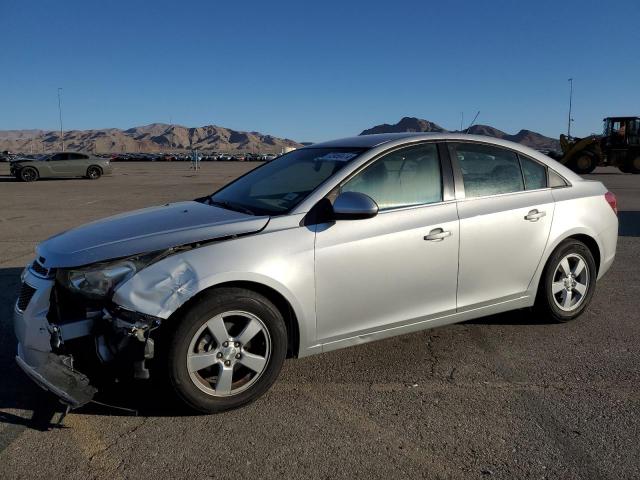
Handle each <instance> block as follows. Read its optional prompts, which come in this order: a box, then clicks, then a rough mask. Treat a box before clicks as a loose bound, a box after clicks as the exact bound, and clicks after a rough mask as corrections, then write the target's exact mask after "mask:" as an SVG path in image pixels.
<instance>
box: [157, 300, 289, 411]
mask: <svg viewBox="0 0 640 480" xmlns="http://www.w3.org/2000/svg"><path fill="white" fill-rule="evenodd" d="M177 321H178V322H179V323H178V324H177V326H176V328H175V330H174V331H173V332H171V333H170V334H169V341H168V344H167V351H166V359H165V361H166V363H165V365H166V369H167V374H168V379H169V383H170V385H171V386H172V387H173V390H174V391H175V393H176V394H177V395H178V397H179V398H180V399H181V400H182V401H183V402H184V403H185V404H186V405H187V406H189V407H190V408H192V409H194V410H196V411H199V412H202V413H215V412H221V411H224V410H228V409H231V408H236V407H239V406H241V405H244V404H246V403H249V402H252V401H253V400H255V399H257V398H258V397H260V396H261V395H262V394H263V393H265V392H266V391H267V390H268V389H269V387H270V386H271V385H272V384H273V382H274V381H275V380H276V378H277V376H278V374H279V373H280V369H281V367H282V363H283V362H284V359H285V356H286V353H287V332H286V327H285V324H284V320H283V318H282V315H281V314H280V312H279V311H278V309H277V308H276V307H275V306H274V305H273V304H272V303H271V302H270V301H269V300H268V299H266V298H265V297H263V296H261V295H259V294H257V293H255V292H253V291H251V290H245V289H239V288H225V289H217V290H213V291H211V292H210V293H209V294H207V296H205V297H204V298H203V299H201V300H200V301H199V302H197V303H196V304H194V305H193V306H192V307H191V308H190V309H189V310H188V311H187V312H186V313H185V314H184V315H183V316H182V318H180V319H178V320H177Z"/></svg>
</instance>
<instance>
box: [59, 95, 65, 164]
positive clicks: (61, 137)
mask: <svg viewBox="0 0 640 480" xmlns="http://www.w3.org/2000/svg"><path fill="white" fill-rule="evenodd" d="M60 92H62V88H60V87H58V117H59V118H60V143H61V144H62V151H63V152H64V131H63V130H62V100H61V99H60Z"/></svg>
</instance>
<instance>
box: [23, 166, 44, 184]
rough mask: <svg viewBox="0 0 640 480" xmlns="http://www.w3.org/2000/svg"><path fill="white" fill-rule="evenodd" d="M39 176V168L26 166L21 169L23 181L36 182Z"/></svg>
mask: <svg viewBox="0 0 640 480" xmlns="http://www.w3.org/2000/svg"><path fill="white" fill-rule="evenodd" d="M39 177H40V174H39V173H38V170H36V169H35V168H33V167H24V168H23V169H22V170H20V180H22V181H23V182H35V181H36V180H38V178H39Z"/></svg>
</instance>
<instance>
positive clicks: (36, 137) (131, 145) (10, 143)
mask: <svg viewBox="0 0 640 480" xmlns="http://www.w3.org/2000/svg"><path fill="white" fill-rule="evenodd" d="M447 131H448V130H446V129H444V128H442V127H441V126H440V125H438V124H436V123H433V122H430V121H429V120H424V119H420V118H415V117H404V118H402V119H401V120H400V121H399V122H398V123H395V124H387V123H385V124H382V125H376V126H374V127H372V128H369V129H366V130H364V131H362V133H361V134H360V135H366V134H371V133H387V132H447ZM468 133H471V134H476V135H486V136H489V137H495V138H502V139H505V140H511V141H513V142H517V143H521V144H523V145H526V146H528V147H531V148H535V149H537V150H559V142H558V140H556V139H554V138H550V137H545V136H544V135H541V134H539V133H536V132H532V131H530V130H520V131H519V132H518V133H516V134H514V135H511V134H508V133H506V132H503V131H502V130H498V129H497V128H494V127H491V126H488V125H473V126H471V127H469V129H468ZM64 143H65V149H67V150H71V151H88V152H96V153H122V152H131V153H135V152H148V153H154V152H177V151H185V150H191V149H196V148H197V149H199V150H203V151H215V152H225V153H246V152H254V153H280V152H282V151H283V150H285V149H289V148H297V147H300V146H302V145H303V144H302V143H299V142H296V141H294V140H290V139H288V138H278V137H274V136H272V135H266V134H263V133H260V132H244V131H239V130H232V129H230V128H224V127H218V126H215V125H206V126H204V127H195V128H194V127H191V128H190V127H183V126H180V125H168V124H165V123H152V124H151V125H145V126H141V127H133V128H129V129H127V130H121V129H118V128H106V129H100V130H70V131H68V132H64ZM304 144H305V145H308V143H306V142H305V143H304ZM59 149H60V132H57V131H55V130H4V131H0V151H4V150H9V151H12V152H23V153H28V152H33V153H42V152H52V151H56V150H59Z"/></svg>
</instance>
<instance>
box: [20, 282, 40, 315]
mask: <svg viewBox="0 0 640 480" xmlns="http://www.w3.org/2000/svg"><path fill="white" fill-rule="evenodd" d="M34 293H36V289H35V288H33V287H32V286H31V285H28V284H26V283H23V284H22V287H21V288H20V296H19V297H18V310H20V311H21V312H24V310H25V309H26V308H27V306H28V305H29V302H30V301H31V298H32V297H33V294H34Z"/></svg>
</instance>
